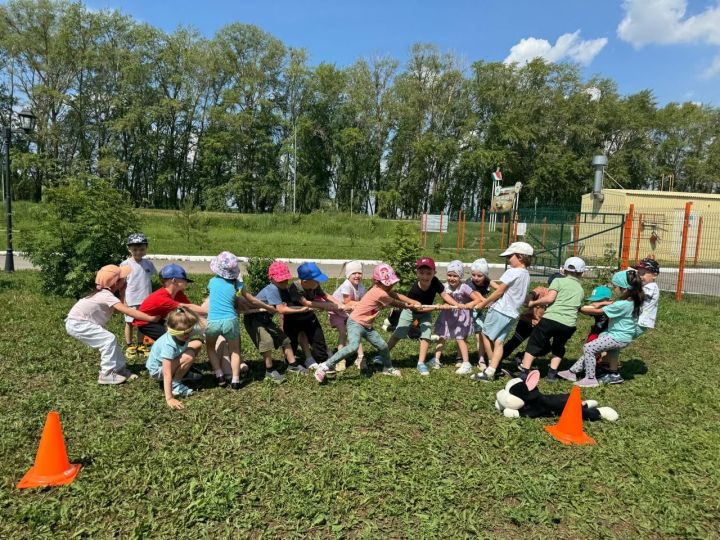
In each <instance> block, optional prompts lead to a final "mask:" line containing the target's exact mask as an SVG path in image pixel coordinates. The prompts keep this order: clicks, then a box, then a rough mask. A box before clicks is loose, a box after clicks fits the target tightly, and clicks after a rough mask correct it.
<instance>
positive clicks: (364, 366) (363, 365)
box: [358, 358, 368, 373]
mask: <svg viewBox="0 0 720 540" xmlns="http://www.w3.org/2000/svg"><path fill="white" fill-rule="evenodd" d="M359 360H360V361H359V363H358V369H359V370H360V371H361V372H362V373H367V371H368V364H367V360H365V358H360V359H359Z"/></svg>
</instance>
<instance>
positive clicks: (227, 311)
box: [205, 251, 275, 390]
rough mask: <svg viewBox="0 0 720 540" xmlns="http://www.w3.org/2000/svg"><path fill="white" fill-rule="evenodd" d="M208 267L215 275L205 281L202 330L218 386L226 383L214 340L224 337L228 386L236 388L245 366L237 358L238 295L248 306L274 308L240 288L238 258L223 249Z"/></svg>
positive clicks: (246, 367)
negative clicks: (206, 305) (206, 307)
mask: <svg viewBox="0 0 720 540" xmlns="http://www.w3.org/2000/svg"><path fill="white" fill-rule="evenodd" d="M210 270H212V271H213V272H214V273H215V277H213V278H211V279H210V282H209V283H208V291H209V293H210V295H209V298H208V302H209V310H208V325H207V330H206V332H205V336H206V338H207V352H208V358H209V359H210V365H211V366H212V368H213V370H215V378H216V380H217V383H218V386H226V385H227V382H226V381H225V374H224V372H223V369H222V366H221V360H220V357H219V355H218V353H217V350H216V345H217V340H218V338H219V337H220V336H222V337H223V338H225V341H226V342H227V346H228V352H229V353H230V370H231V377H232V379H231V380H230V387H231V388H232V389H233V390H239V389H240V387H241V386H242V382H241V377H243V376H246V375H247V373H248V371H249V368H248V366H247V364H246V363H245V362H243V361H242V358H241V357H240V322H239V321H238V316H237V299H238V296H241V297H243V298H245V300H247V301H248V303H249V304H250V305H253V306H256V307H259V308H264V309H265V310H267V311H269V312H274V311H275V310H274V308H273V307H272V306H269V305H268V304H265V303H264V302H260V301H259V300H257V299H256V298H255V297H254V296H252V295H251V294H250V293H248V292H247V291H246V290H245V288H244V287H243V282H242V279H241V278H240V266H239V265H238V259H237V257H236V256H235V255H233V254H232V253H230V252H229V251H223V252H222V253H220V255H218V256H217V257H213V259H212V260H211V261H210Z"/></svg>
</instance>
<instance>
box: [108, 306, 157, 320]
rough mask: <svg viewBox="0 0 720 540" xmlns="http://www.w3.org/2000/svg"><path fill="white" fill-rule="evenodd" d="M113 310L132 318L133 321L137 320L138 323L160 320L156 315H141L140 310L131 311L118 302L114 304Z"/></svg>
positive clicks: (131, 309)
mask: <svg viewBox="0 0 720 540" xmlns="http://www.w3.org/2000/svg"><path fill="white" fill-rule="evenodd" d="M113 309H115V311H117V312H118V313H122V314H123V315H127V316H128V317H132V318H133V319H137V320H138V321H145V322H158V321H159V320H160V317H159V316H157V315H148V314H147V313H143V312H142V311H140V310H137V309H133V308H131V307H129V306H126V305H125V304H123V303H120V302H119V303H117V304H115V305H114V306H113Z"/></svg>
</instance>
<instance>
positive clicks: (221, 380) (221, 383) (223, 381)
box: [215, 375, 228, 388]
mask: <svg viewBox="0 0 720 540" xmlns="http://www.w3.org/2000/svg"><path fill="white" fill-rule="evenodd" d="M215 383H216V384H217V385H218V387H219V388H225V387H226V386H227V385H228V382H227V380H226V379H225V375H220V376H219V377H218V376H217V375H215Z"/></svg>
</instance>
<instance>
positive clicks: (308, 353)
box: [297, 332, 314, 359]
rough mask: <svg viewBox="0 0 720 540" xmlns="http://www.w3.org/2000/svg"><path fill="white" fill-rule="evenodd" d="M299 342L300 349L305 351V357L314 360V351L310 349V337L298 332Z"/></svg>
mask: <svg viewBox="0 0 720 540" xmlns="http://www.w3.org/2000/svg"><path fill="white" fill-rule="evenodd" d="M297 340H298V344H299V345H300V348H301V349H302V351H303V354H304V355H305V358H306V359H308V358H314V357H313V354H312V350H311V349H310V342H309V341H308V337H307V335H306V334H305V332H298V335H297Z"/></svg>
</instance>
